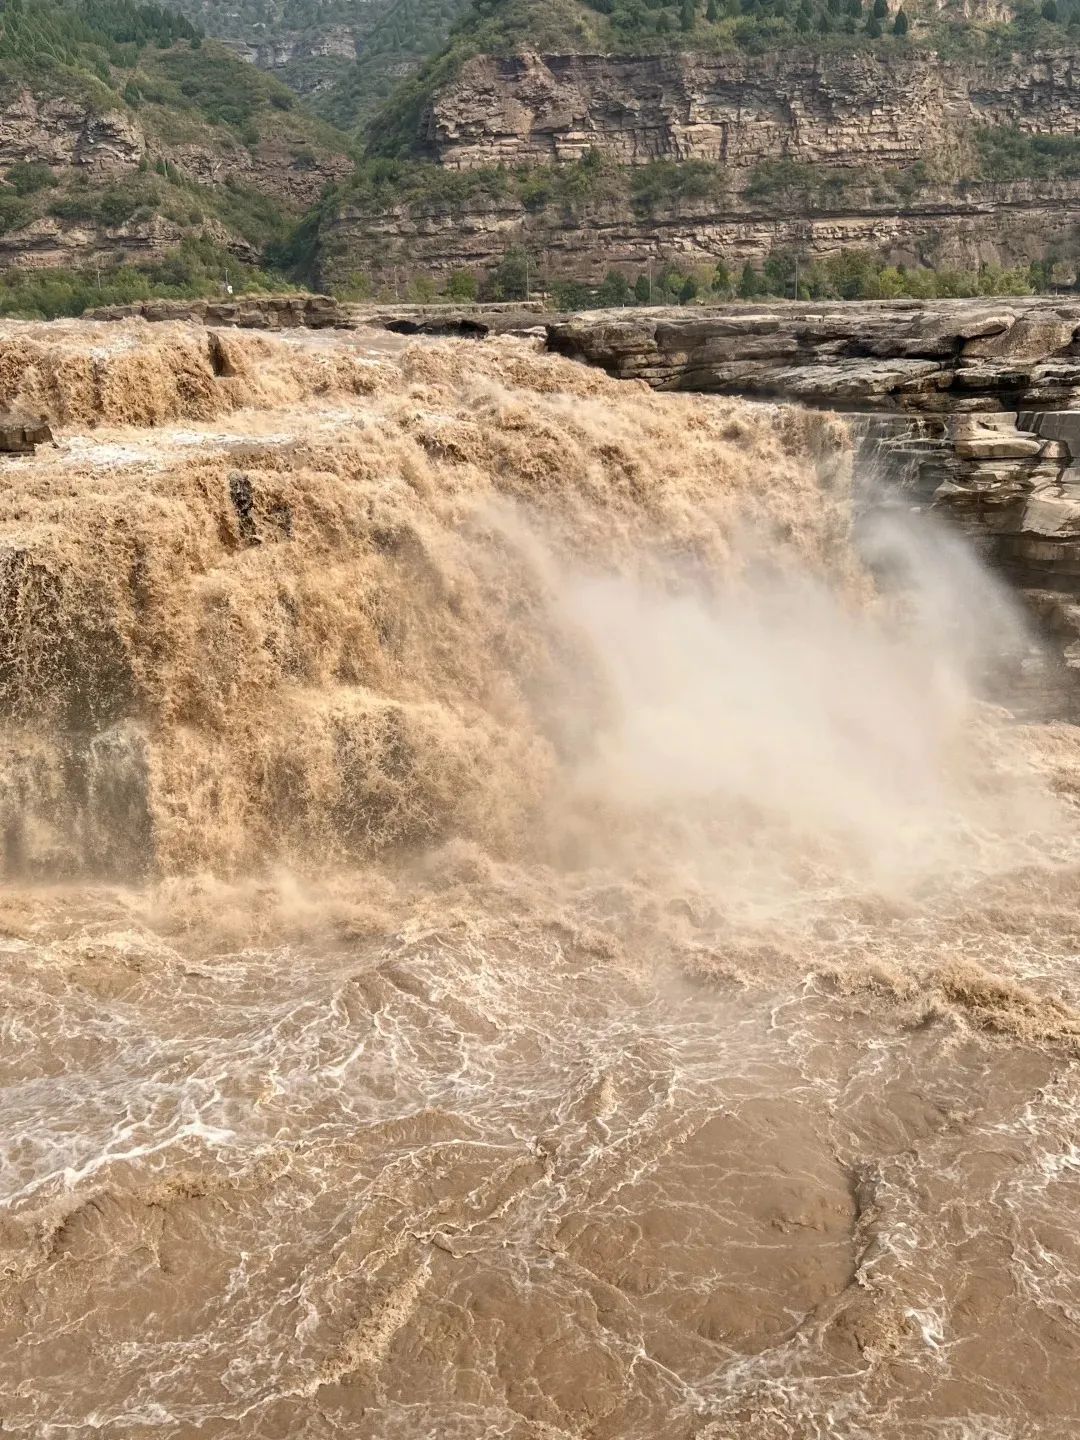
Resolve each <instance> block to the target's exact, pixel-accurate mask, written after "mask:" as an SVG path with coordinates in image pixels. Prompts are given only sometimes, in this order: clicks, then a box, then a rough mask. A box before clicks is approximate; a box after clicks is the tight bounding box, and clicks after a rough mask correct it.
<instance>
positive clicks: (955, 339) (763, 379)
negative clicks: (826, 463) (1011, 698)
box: [548, 298, 1080, 665]
mask: <svg viewBox="0 0 1080 1440" xmlns="http://www.w3.org/2000/svg"><path fill="white" fill-rule="evenodd" d="M548 343H549V344H550V346H551V347H552V348H553V349H555V350H558V351H560V352H561V353H563V354H568V355H576V356H578V357H579V358H581V359H586V360H589V361H592V362H593V363H597V364H600V365H602V366H603V367H604V368H605V369H606V370H607V371H608V372H609V373H611V374H613V375H618V376H621V377H623V378H626V379H637V380H644V381H647V382H648V383H649V384H650V385H652V386H654V387H656V388H658V389H665V390H667V389H673V390H702V391H713V392H719V393H725V394H736V393H737V394H744V395H750V396H756V397H759V398H763V399H764V398H770V399H776V398H783V399H789V400H796V401H798V402H800V403H802V404H810V405H820V406H827V407H830V408H835V409H839V410H847V411H862V412H869V413H868V417H867V419H866V420H865V421H863V422H861V426H860V428H861V430H862V433H863V436H864V442H865V443H864V447H863V456H864V461H866V462H867V464H869V465H871V466H876V468H877V469H878V470H879V471H880V472H881V474H882V476H883V478H884V479H885V480H886V481H887V482H888V483H889V484H890V486H896V485H899V486H900V487H901V488H902V489H903V490H904V491H905V492H906V494H907V495H908V497H909V499H910V500H911V501H912V502H913V503H917V504H926V505H931V506H933V507H934V508H935V509H938V510H941V511H943V512H946V513H948V515H949V516H950V518H951V519H952V521H953V522H954V523H956V524H957V525H958V526H959V527H960V528H961V529H962V530H963V531H964V532H965V533H967V535H968V536H969V537H970V538H971V539H972V540H973V541H974V542H975V544H976V546H977V548H978V549H979V550H980V551H981V552H982V553H983V554H984V555H985V556H986V557H987V558H988V559H989V560H990V561H991V562H992V563H994V564H995V565H996V566H997V567H998V568H1000V569H1001V570H1003V571H1004V572H1005V573H1007V574H1008V575H1009V576H1010V578H1011V579H1013V580H1014V581H1015V582H1016V583H1017V584H1018V585H1019V586H1020V587H1021V588H1022V590H1023V591H1024V593H1025V595H1026V596H1027V598H1028V600H1029V602H1030V604H1031V605H1032V607H1033V608H1034V610H1035V611H1036V613H1037V614H1038V615H1039V617H1040V618H1041V620H1042V621H1043V622H1044V623H1045V624H1046V625H1047V626H1048V627H1049V628H1050V629H1051V630H1052V631H1053V633H1054V635H1055V637H1056V638H1057V639H1059V640H1061V641H1062V645H1063V649H1064V651H1065V654H1066V659H1067V661H1068V663H1069V664H1070V665H1072V664H1076V665H1080V604H1078V603H1077V602H1078V600H1080V300H1073V299H1068V300H1061V299H1042V298H1026V299H994V300H981V301H971V300H965V301H952V302H949V301H936V302H930V303H922V302H919V301H894V302H885V303H881V302H878V303H872V304H871V303H867V304H850V303H849V304H827V305H793V304H783V303H777V304H771V305H763V306H745V305H744V306H727V307H721V308H718V309H716V310H708V311H701V310H698V311H691V312H686V311H682V312H680V311H644V312H637V313H635V312H632V311H621V312H609V313H607V314H594V315H579V316H571V317H568V318H565V319H562V320H559V321H557V322H555V323H554V324H552V325H550V326H549V327H548Z"/></svg>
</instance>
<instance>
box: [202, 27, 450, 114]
mask: <svg viewBox="0 0 1080 1440" xmlns="http://www.w3.org/2000/svg"><path fill="white" fill-rule="evenodd" d="M464 4H465V0H229V3H227V4H220V3H218V0H176V5H175V8H176V9H177V10H179V11H180V12H181V13H182V14H184V15H186V16H187V17H188V18H189V19H191V20H193V21H195V22H196V23H197V24H198V25H200V26H201V27H202V28H203V29H204V30H205V31H206V33H207V34H208V35H213V36H215V37H217V38H219V39H221V40H223V41H224V42H226V43H227V44H228V45H229V47H230V48H231V49H232V50H233V51H234V53H236V54H238V55H240V56H242V58H244V59H245V60H248V61H250V62H251V63H252V64H254V65H256V66H257V67H258V68H259V69H260V70H264V71H267V72H268V73H269V74H271V75H273V76H274V77H275V78H276V79H279V80H281V81H282V82H283V83H284V84H286V85H288V86H289V87H290V88H291V89H293V90H295V91H296V92H297V93H298V94H300V95H301V96H303V97H304V99H305V100H307V102H308V103H309V105H310V107H311V108H312V110H313V111H314V112H315V113H317V114H319V115H321V116H322V117H323V118H324V119H326V120H328V121H330V122H332V123H333V124H335V125H340V126H342V127H343V128H345V129H354V128H356V127H357V126H358V125H361V124H362V123H363V122H364V121H365V120H366V119H367V118H368V117H369V116H370V115H371V114H372V113H373V112H374V111H375V110H376V109H377V108H378V106H380V105H381V104H382V103H383V102H384V101H385V100H386V99H387V98H388V97H389V96H390V94H391V92H392V91H393V89H394V87H395V86H396V85H397V84H398V83H399V82H400V81H401V80H402V79H403V78H405V77H406V76H408V75H410V74H411V73H412V72H413V71H414V70H416V69H417V68H418V67H419V66H420V65H421V64H422V62H423V61H425V60H426V59H427V58H428V57H429V56H430V55H431V54H432V53H433V52H434V51H436V50H438V49H439V47H440V46H441V45H442V44H443V43H444V41H445V40H446V38H447V35H448V34H449V32H450V28H451V26H452V25H453V23H454V21H455V20H457V19H458V18H459V16H460V15H461V13H462V10H463V8H464Z"/></svg>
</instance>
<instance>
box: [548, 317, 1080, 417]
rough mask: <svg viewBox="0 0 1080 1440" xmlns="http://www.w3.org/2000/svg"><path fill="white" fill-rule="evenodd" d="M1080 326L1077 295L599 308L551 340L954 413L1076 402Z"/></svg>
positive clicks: (878, 405)
mask: <svg viewBox="0 0 1080 1440" xmlns="http://www.w3.org/2000/svg"><path fill="white" fill-rule="evenodd" d="M1078 329H1080V298H1078V299H1075V300H1074V299H1065V300H1062V299H1059V298H1045V297H1038V298H1035V297H1032V298H1026V297H1024V298H1013V297H1003V298H994V299H989V300H938V301H919V300H889V301H866V302H858V303H856V302H851V301H835V302H826V303H823V304H815V303H813V302H803V303H799V304H795V303H793V302H784V301H777V302H773V303H770V304H763V305H746V304H739V305H727V306H717V307H715V308H712V309H708V310H700V309H694V310H639V311H628V310H619V311H594V312H592V313H590V314H584V315H574V316H570V317H568V318H565V319H561V320H559V321H556V322H555V323H553V324H552V325H550V326H549V327H548V344H549V346H550V348H551V349H553V350H557V351H559V352H560V353H561V354H564V355H571V356H575V357H577V358H578V359H582V360H588V361H591V362H592V363H593V364H596V365H601V366H603V368H604V369H605V370H607V371H609V373H611V374H612V375H617V376H621V377H623V378H627V379H642V380H647V381H648V382H649V384H650V385H653V386H655V387H656V388H658V389H662V390H708V391H716V392H722V393H727V394H746V395H761V396H770V397H777V396H782V397H785V398H788V399H793V400H801V401H804V402H806V403H809V404H816V405H828V406H830V407H835V406H839V407H840V408H841V409H847V410H850V409H864V410H883V409H886V410H901V411H917V412H922V413H927V412H929V413H935V412H936V413H945V412H953V411H956V410H960V409H970V410H986V409H999V410H1000V409H1009V408H1014V409H1016V408H1037V407H1043V406H1052V407H1054V408H1059V407H1061V406H1066V405H1069V404H1071V403H1072V401H1073V399H1074V396H1075V395H1076V394H1077V393H1078V392H1080V341H1078V339H1077V330H1078Z"/></svg>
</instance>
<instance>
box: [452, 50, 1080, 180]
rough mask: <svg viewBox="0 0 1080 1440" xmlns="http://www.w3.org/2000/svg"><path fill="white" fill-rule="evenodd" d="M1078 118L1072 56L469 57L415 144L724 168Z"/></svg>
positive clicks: (934, 145)
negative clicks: (593, 153) (594, 154)
mask: <svg viewBox="0 0 1080 1440" xmlns="http://www.w3.org/2000/svg"><path fill="white" fill-rule="evenodd" d="M1002 125H1007V126H1015V127H1016V128H1017V129H1019V130H1021V131H1023V132H1024V133H1030V134H1042V133H1052V134H1075V133H1076V132H1077V131H1078V130H1080V53H1078V52H1075V51H1061V52H1051V51H1045V52H1038V53H1035V54H1030V55H1014V56H1011V57H1009V58H1007V59H1004V60H1001V59H995V60H992V61H990V60H988V61H981V62H972V61H970V60H965V61H950V60H945V59H942V58H941V57H940V56H937V55H934V54H931V53H920V52H915V53H912V54H910V55H897V54H881V53H876V52H865V51H860V52H855V53H851V54H829V53H824V54H822V53H814V52H813V51H811V50H809V49H808V50H807V51H806V52H805V53H792V52H786V53H780V54H774V55H762V56H751V55H743V54H738V55H723V56H680V55H659V56H653V57H649V58H641V57H635V56H597V55H557V56H539V55H519V56H513V57H509V58H506V59H501V58H495V57H492V56H479V57H477V58H476V59H475V60H472V61H470V62H469V63H468V64H467V65H466V66H464V68H463V69H462V71H461V72H460V74H459V75H458V77H457V79H456V80H455V81H454V82H452V83H451V84H450V85H449V86H447V87H446V89H444V90H443V91H442V92H441V93H440V94H439V95H438V96H437V97H436V99H435V100H434V102H433V104H432V105H431V107H430V110H429V113H428V115H427V118H426V121H425V137H424V138H425V142H426V144H427V146H428V149H429V151H430V153H431V155H432V157H433V158H434V159H436V160H438V162H439V163H440V164H441V165H445V166H449V167H453V168H460V169H469V168H474V167H477V166H484V165H490V164H492V163H493V162H496V161H502V162H505V163H513V164H518V163H522V162H525V163H530V162H537V161H548V160H566V159H574V158H577V157H578V156H579V155H581V154H582V153H583V152H584V151H586V150H588V149H590V148H593V147H595V148H597V149H599V150H602V151H604V152H605V153H606V154H609V155H611V156H612V157H613V158H615V159H617V160H620V161H623V162H626V163H628V164H633V165H637V164H642V163H645V162H648V161H651V160H691V159H699V160H712V161H719V162H721V163H722V164H724V165H728V166H731V167H733V168H736V169H738V168H745V167H753V166H755V165H758V164H760V162H761V161H762V160H763V159H768V158H773V157H777V156H784V157H789V158H792V159H796V160H800V161H805V162H807V163H810V164H827V165H866V164H868V163H876V164H882V165H905V164H911V163H914V162H915V161H918V160H921V159H925V158H927V156H928V154H933V155H935V156H937V157H938V159H939V160H941V161H943V162H947V161H948V158H949V152H950V150H952V149H954V148H959V147H960V146H962V145H963V143H964V141H965V138H966V135H967V133H968V131H969V130H970V128H971V127H972V126H1002Z"/></svg>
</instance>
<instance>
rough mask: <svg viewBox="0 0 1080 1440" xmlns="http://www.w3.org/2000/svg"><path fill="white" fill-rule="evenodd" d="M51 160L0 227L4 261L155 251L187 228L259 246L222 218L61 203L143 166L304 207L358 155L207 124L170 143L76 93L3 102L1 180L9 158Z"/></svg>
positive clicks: (73, 260)
mask: <svg viewBox="0 0 1080 1440" xmlns="http://www.w3.org/2000/svg"><path fill="white" fill-rule="evenodd" d="M23 163H32V164H34V165H38V166H40V165H45V166H48V168H49V170H50V171H51V172H52V181H53V184H52V185H51V187H50V188H49V189H47V190H43V191H41V192H39V193H37V194H36V195H34V196H33V197H32V198H31V200H30V201H29V202H28V204H27V206H26V213H25V214H20V215H17V216H16V217H15V218H14V219H13V220H12V219H10V217H5V218H6V219H7V220H8V223H7V228H6V229H4V230H3V232H2V233H0V265H3V264H19V265H23V266H28V267H35V268H45V267H52V266H77V265H85V264H100V263H107V262H110V261H115V260H116V259H117V258H123V259H130V260H139V259H147V258H153V257H155V256H159V255H161V254H163V253H164V252H165V251H167V250H169V249H171V248H172V247H174V246H176V245H177V244H179V243H180V241H181V240H183V239H184V238H185V237H186V236H190V235H193V234H198V235H203V236H206V237H207V238H210V239H212V240H214V241H215V242H216V243H219V244H227V245H229V246H230V247H231V248H233V249H234V250H236V252H237V253H238V254H247V252H248V251H250V255H251V258H254V251H253V250H252V249H251V247H250V246H245V244H244V242H243V241H241V240H239V238H238V237H237V236H236V235H235V234H232V233H231V232H230V231H229V229H228V228H227V227H226V226H225V225H223V224H222V223H221V222H220V221H218V220H215V219H214V218H212V217H210V216H207V217H205V218H204V219H202V220H201V221H199V222H198V223H192V222H190V221H187V220H185V219H184V218H182V217H177V216H168V215H165V214H162V213H145V212H136V213H135V214H133V215H131V216H130V217H128V218H127V219H125V220H123V221H122V222H120V223H109V221H108V218H107V217H99V216H95V215H94V214H93V208H94V207H93V206H92V205H86V206H84V207H82V211H81V213H77V208H78V207H74V208H73V207H70V206H69V207H68V209H67V210H66V211H65V209H64V207H63V206H62V205H60V206H58V205H57V203H56V201H57V199H58V198H60V197H61V196H63V195H65V194H67V195H69V196H70V193H71V189H72V187H73V186H75V187H78V186H85V190H76V191H75V193H76V194H78V195H80V196H84V195H90V194H92V193H94V192H95V191H98V190H100V189H102V188H104V187H108V186H110V185H113V184H116V183H117V182H122V181H124V180H125V178H127V177H131V176H133V175H135V173H136V172H137V171H139V170H140V169H146V170H154V169H155V167H156V168H161V167H164V168H165V172H166V175H167V176H168V178H169V180H170V181H173V182H179V183H180V184H181V185H183V184H185V183H188V182H194V183H195V184H196V185H200V186H208V187H217V186H224V185H225V184H226V182H238V183H239V184H241V185H243V186H245V187H247V188H249V189H250V190H253V191H257V192H260V193H261V194H263V195H268V196H272V197H273V198H274V199H275V200H277V201H279V202H281V204H282V205H283V206H285V207H287V208H291V209H292V210H294V211H296V212H299V211H301V210H303V209H305V208H306V207H308V206H310V205H312V204H314V202H315V201H316V200H317V199H318V197H319V195H320V194H321V193H322V191H323V190H324V189H325V187H326V185H327V184H328V183H330V182H331V181H333V180H339V179H341V178H342V177H343V176H344V175H346V174H347V173H348V172H349V170H350V169H351V166H352V161H351V160H350V158H349V157H348V156H347V155H346V154H345V153H344V151H343V150H340V151H334V150H331V149H329V148H327V147H318V148H312V147H311V146H309V145H307V144H300V143H298V142H295V141H290V139H289V137H288V136H287V135H286V136H283V135H280V134H268V135H267V136H266V137H265V138H262V139H260V140H258V141H257V142H256V143H253V144H251V145H245V144H242V143H240V141H239V140H238V139H236V138H235V137H234V136H232V135H231V134H229V133H227V132H224V131H218V132H215V131H214V130H213V129H212V128H211V127H208V126H201V127H200V126H192V125H191V124H190V123H189V124H188V125H187V128H186V133H185V132H184V131H183V130H182V131H181V132H180V135H179V136H178V137H177V138H174V139H171V140H169V141H168V142H166V141H164V140H163V139H162V137H161V136H160V135H158V134H155V133H153V132H150V131H148V130H147V129H146V128H145V127H144V126H143V124H142V123H141V122H140V119H139V118H138V116H137V114H135V113H133V112H130V111H126V110H122V109H115V110H109V111H105V112H100V111H98V110H95V109H94V108H93V107H92V106H90V105H88V104H86V103H85V102H82V101H79V100H77V99H74V98H71V97H59V96H38V95H35V94H34V93H33V92H32V91H31V90H29V89H25V90H22V91H19V92H16V93H15V94H14V95H12V96H10V97H9V98H7V99H5V100H3V101H0V182H3V181H4V180H6V179H7V177H8V174H9V171H10V170H11V167H12V166H13V165H17V164H23Z"/></svg>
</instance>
